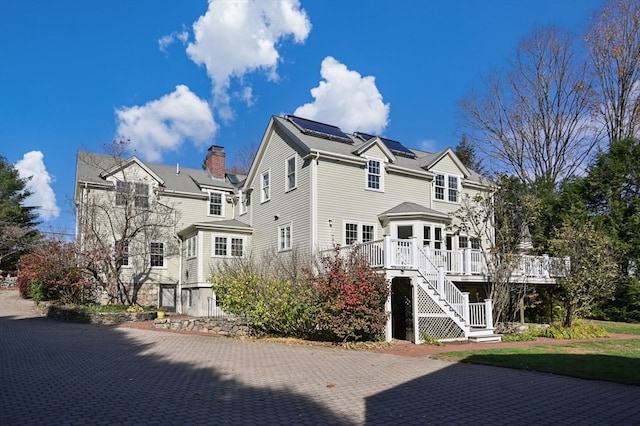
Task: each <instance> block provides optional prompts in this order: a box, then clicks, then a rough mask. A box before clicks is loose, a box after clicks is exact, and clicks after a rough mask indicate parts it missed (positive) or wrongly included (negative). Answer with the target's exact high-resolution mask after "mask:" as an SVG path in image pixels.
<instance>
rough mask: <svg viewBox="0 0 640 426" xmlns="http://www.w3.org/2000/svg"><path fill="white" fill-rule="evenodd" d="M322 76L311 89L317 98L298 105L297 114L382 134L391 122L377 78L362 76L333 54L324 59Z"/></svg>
mask: <svg viewBox="0 0 640 426" xmlns="http://www.w3.org/2000/svg"><path fill="white" fill-rule="evenodd" d="M320 75H321V76H322V78H323V80H322V81H320V84H319V85H318V87H315V88H313V89H311V96H313V97H314V99H315V101H313V102H312V103H308V104H304V105H302V106H300V107H298V108H297V109H296V110H295V112H294V115H297V116H300V117H304V118H308V119H311V120H317V121H322V122H325V123H331V124H334V125H337V126H339V127H340V128H341V129H342V130H344V131H347V132H352V131H361V132H368V133H376V134H380V133H382V131H383V130H384V128H385V127H387V124H388V123H389V104H385V103H384V102H383V101H382V95H381V94H380V92H379V91H378V88H377V87H376V84H375V78H374V77H371V76H369V77H362V76H361V75H360V73H358V72H356V71H351V70H349V69H347V67H346V66H345V65H343V64H341V63H340V62H338V61H336V60H335V59H334V58H332V57H330V56H328V57H326V58H325V59H324V60H323V61H322V66H321V67H320Z"/></svg>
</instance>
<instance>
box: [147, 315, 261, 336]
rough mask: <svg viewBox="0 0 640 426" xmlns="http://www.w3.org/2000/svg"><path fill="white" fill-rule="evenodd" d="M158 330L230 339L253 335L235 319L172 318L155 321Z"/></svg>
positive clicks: (247, 326)
mask: <svg viewBox="0 0 640 426" xmlns="http://www.w3.org/2000/svg"><path fill="white" fill-rule="evenodd" d="M153 325H154V327H156V328H164V329H167V330H182V331H198V332H202V333H212V334H218V335H221V336H229V337H246V336H250V335H251V334H253V333H252V332H251V327H249V325H248V324H247V323H246V322H245V321H242V320H238V319H235V318H176V319H171V318H170V317H168V318H164V319H156V320H154V321H153Z"/></svg>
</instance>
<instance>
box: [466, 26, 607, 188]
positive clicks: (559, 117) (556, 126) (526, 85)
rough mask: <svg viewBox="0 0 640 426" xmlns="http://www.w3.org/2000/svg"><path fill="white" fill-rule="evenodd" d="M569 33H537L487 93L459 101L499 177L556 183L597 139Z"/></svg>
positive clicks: (584, 81) (488, 82) (582, 70)
mask: <svg viewBox="0 0 640 426" xmlns="http://www.w3.org/2000/svg"><path fill="white" fill-rule="evenodd" d="M586 69H587V68H586V63H585V62H583V61H581V60H579V59H577V58H576V55H575V52H574V49H573V44H572V39H571V37H570V35H569V34H568V33H565V32H561V31H559V30H557V29H554V28H548V29H542V30H534V31H533V32H532V33H531V34H530V36H529V37H528V38H526V39H525V40H524V41H522V42H521V43H520V45H519V46H518V49H517V52H516V56H515V58H514V60H513V61H511V62H510V63H509V64H508V66H507V68H506V69H505V70H504V71H503V72H496V73H494V74H493V75H492V76H490V77H489V78H488V79H487V80H486V82H485V87H484V89H483V90H484V91H483V92H482V93H480V94H477V93H476V94H471V95H470V96H468V97H467V98H466V99H464V100H463V101H462V121H463V125H464V127H466V130H468V132H469V133H468V135H469V138H471V139H473V140H474V141H475V142H476V143H477V144H478V147H479V149H480V150H481V151H483V152H484V153H485V154H486V155H487V156H488V157H489V158H491V159H493V160H494V162H493V164H494V167H498V168H499V170H500V171H505V170H506V171H507V172H508V173H509V174H515V175H517V176H518V177H519V178H520V179H521V180H522V181H523V182H527V183H531V182H534V181H535V180H537V179H538V178H544V179H546V180H549V181H551V182H558V181H559V180H562V179H563V178H565V177H568V176H571V175H573V174H575V173H576V172H577V171H579V170H580V169H581V168H582V167H584V163H585V161H586V160H587V159H588V158H589V156H590V154H591V152H592V151H593V149H594V147H595V146H596V145H597V143H598V141H599V137H598V135H597V133H596V128H597V126H595V125H594V123H593V120H592V119H591V117H590V107H591V101H592V99H593V95H592V87H591V83H590V82H589V79H588V75H587V71H586Z"/></svg>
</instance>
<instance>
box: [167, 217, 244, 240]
mask: <svg viewBox="0 0 640 426" xmlns="http://www.w3.org/2000/svg"><path fill="white" fill-rule="evenodd" d="M199 229H202V230H206V231H224V232H232V233H241V234H251V233H253V228H252V227H251V226H250V225H247V224H246V223H244V222H241V221H239V220H236V219H229V220H212V221H207V222H196V223H193V224H191V225H189V226H187V227H185V228H183V229H181V230H180V231H178V236H180V237H184V236H185V235H189V234H191V233H193V232H194V231H196V230H199Z"/></svg>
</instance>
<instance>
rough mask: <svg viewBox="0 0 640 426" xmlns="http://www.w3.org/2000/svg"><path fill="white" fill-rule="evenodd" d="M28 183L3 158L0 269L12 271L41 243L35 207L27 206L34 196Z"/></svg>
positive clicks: (0, 165)
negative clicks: (26, 201) (27, 202)
mask: <svg viewBox="0 0 640 426" xmlns="http://www.w3.org/2000/svg"><path fill="white" fill-rule="evenodd" d="M26 185H27V180H26V179H21V178H20V176H19V174H18V170H16V168H15V167H14V166H13V165H12V164H9V163H8V162H7V159H6V158H5V157H3V156H0V269H1V270H9V271H13V270H16V269H17V262H18V259H19V258H20V256H21V255H23V254H25V253H27V252H29V251H30V250H31V249H33V247H34V246H35V244H36V243H37V242H38V240H39V239H40V235H39V233H38V232H37V230H36V226H37V225H38V222H37V217H38V215H37V213H36V207H29V206H25V205H24V201H25V200H26V199H27V197H29V196H30V195H31V192H29V191H28V190H27V189H26Z"/></svg>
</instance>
